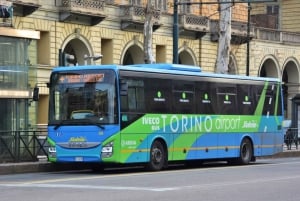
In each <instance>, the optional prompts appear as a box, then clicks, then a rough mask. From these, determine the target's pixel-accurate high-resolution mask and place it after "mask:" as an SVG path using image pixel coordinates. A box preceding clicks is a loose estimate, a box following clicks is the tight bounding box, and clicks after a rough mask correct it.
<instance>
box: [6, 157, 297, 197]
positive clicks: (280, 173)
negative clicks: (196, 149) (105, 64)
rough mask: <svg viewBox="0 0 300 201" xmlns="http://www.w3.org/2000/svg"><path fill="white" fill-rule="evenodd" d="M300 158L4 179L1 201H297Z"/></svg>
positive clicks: (33, 174)
mask: <svg viewBox="0 0 300 201" xmlns="http://www.w3.org/2000/svg"><path fill="white" fill-rule="evenodd" d="M299 186H300V160H299V158H279V159H260V160H258V161H257V162H256V163H254V164H251V165H248V166H228V165H224V164H222V163H215V164H208V165H203V166H201V167H197V168H186V167H183V166H178V167H176V166H175V167H171V168H169V169H168V170H165V171H161V172H146V171H144V170H142V169H139V168H131V169H112V170H106V171H105V172H103V173H95V172H91V171H89V170H85V171H66V172H46V173H27V174H11V175H0V191H1V201H11V200H14V201H27V200H28V201H32V200H35V201H42V200H43V201H44V200H47V201H54V200H55V201H61V200H64V201H79V200H80V201H82V200H84V201H89V200H105V201H110V200H113V201H117V200H118V201H153V200H155V201H167V200H172V201H182V200H184V201H196V200H197V201H199V200H206V201H224V200H230V201H250V200H251V201H253V200H255V201H269V200H272V201H282V200H284V201H298V200H299V198H300V192H299Z"/></svg>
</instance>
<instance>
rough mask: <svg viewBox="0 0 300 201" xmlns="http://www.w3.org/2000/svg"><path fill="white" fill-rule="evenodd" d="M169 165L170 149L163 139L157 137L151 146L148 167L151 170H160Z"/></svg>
mask: <svg viewBox="0 0 300 201" xmlns="http://www.w3.org/2000/svg"><path fill="white" fill-rule="evenodd" d="M167 166H168V149H167V144H166V142H165V141H164V140H163V139H161V138H157V139H155V140H154V141H153V142H152V144H151V148H150V156H149V162H148V164H147V169H148V170H151V171H159V170H161V169H163V168H167Z"/></svg>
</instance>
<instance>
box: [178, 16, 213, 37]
mask: <svg viewBox="0 0 300 201" xmlns="http://www.w3.org/2000/svg"><path fill="white" fill-rule="evenodd" d="M209 22H210V21H209V19H208V18H207V17H205V16H198V15H193V14H185V15H181V16H180V17H179V26H180V28H181V30H180V33H181V35H191V34H192V35H194V36H195V37H196V38H200V37H202V36H204V35H205V34H206V33H207V32H209V28H210V26H209Z"/></svg>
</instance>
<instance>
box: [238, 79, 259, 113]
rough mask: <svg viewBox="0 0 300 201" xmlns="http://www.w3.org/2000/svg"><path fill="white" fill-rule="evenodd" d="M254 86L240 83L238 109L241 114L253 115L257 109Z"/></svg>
mask: <svg viewBox="0 0 300 201" xmlns="http://www.w3.org/2000/svg"><path fill="white" fill-rule="evenodd" d="M252 89H253V87H252V86H250V85H248V84H239V85H238V86H237V91H238V94H237V96H238V103H237V106H238V110H239V114H241V115H253V114H254V111H255V107H254V105H255V102H254V99H253V94H252V93H251V91H252Z"/></svg>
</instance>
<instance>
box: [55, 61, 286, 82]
mask: <svg viewBox="0 0 300 201" xmlns="http://www.w3.org/2000/svg"><path fill="white" fill-rule="evenodd" d="M96 69H113V70H115V71H118V70H124V71H137V72H153V73H166V74H176V75H189V76H201V77H215V78H227V79H240V80H258V81H273V82H280V79H278V78H270V77H254V76H243V75H232V74H218V73H205V72H202V71H201V68H200V67H198V66H192V65H182V64H168V63H159V64H134V65H124V66H122V65H116V64H112V65H87V66H68V67H56V68H54V69H53V72H58V71H76V70H96Z"/></svg>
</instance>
